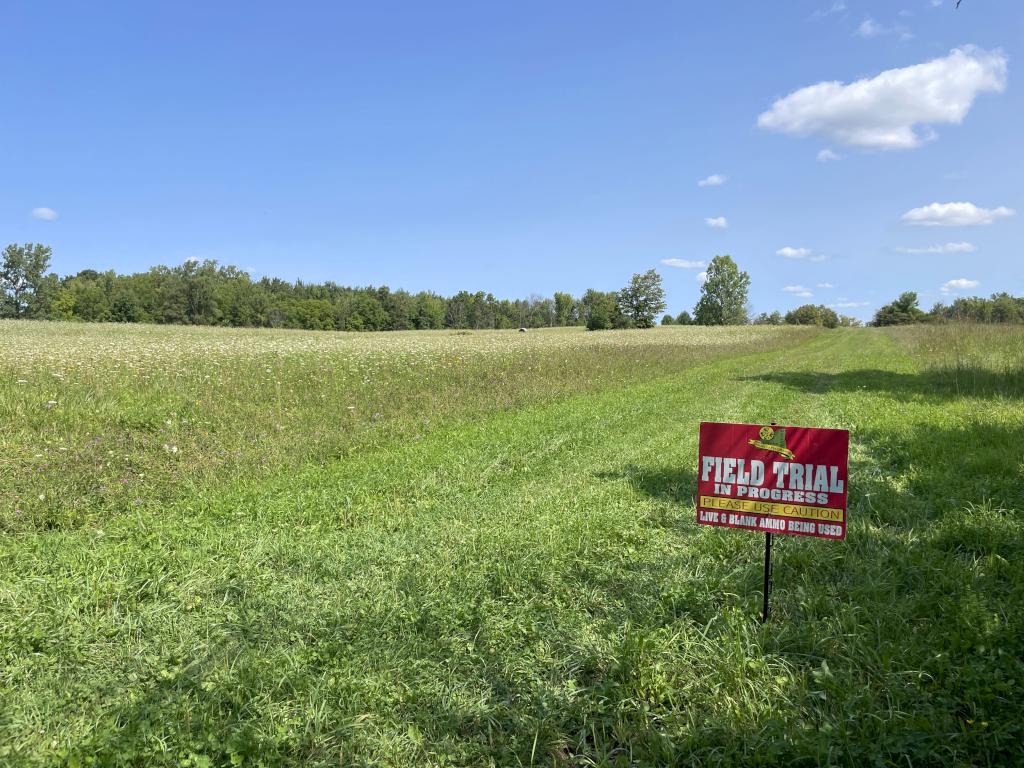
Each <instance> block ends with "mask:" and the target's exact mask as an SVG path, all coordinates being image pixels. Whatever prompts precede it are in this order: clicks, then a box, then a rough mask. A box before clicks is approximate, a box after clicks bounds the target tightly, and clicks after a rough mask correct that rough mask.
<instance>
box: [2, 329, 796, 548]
mask: <svg viewBox="0 0 1024 768" xmlns="http://www.w3.org/2000/svg"><path fill="white" fill-rule="evenodd" d="M813 335H814V332H813V331H808V330H803V329H791V328H790V329H785V328H784V329H771V328H756V329H743V328H724V329H715V330H709V329H701V328H655V329H651V330H649V331H621V332H605V333H588V332H587V331H584V330H583V329H578V328H574V329H545V330H539V331H531V332H530V333H526V334H519V333H516V332H514V331H481V332H473V333H469V332H465V331H463V332H410V333H370V334H343V333H333V332H305V331H273V330H245V329H219V328H198V327H197V328H189V327H161V326H139V325H97V324H88V325H86V324H74V323H33V322H24V321H22V322H18V321H0V423H2V424H3V428H2V431H0V475H2V477H3V478H4V482H3V484H0V530H8V531H14V530H23V529H36V528H43V529H45V528H62V527H68V526H71V527H74V526H78V525H81V524H84V523H86V522H87V521H89V520H93V521H96V520H102V519H103V518H105V517H107V516H110V515H118V514H129V513H131V512H132V511H133V510H136V509H137V508H138V507H140V506H142V505H145V504H150V503H167V502H168V501H170V500H172V499H178V498H183V497H187V496H188V495H190V494H195V493H198V492H200V491H201V490H202V489H203V488H206V487H211V486H213V485H216V484H217V483H223V482H228V481H230V480H231V479H232V478H233V477H235V476H237V475H239V474H256V475H260V474H266V473H271V472H273V471H276V470H279V469H281V468H284V467H297V466H301V465H304V464H307V463H311V462H312V463H322V462H326V461H331V460H333V459H336V458H339V457H343V456H347V455H350V454H351V453H352V452H353V451H359V450H363V449H366V448H368V447H369V446H372V445H382V444H388V443H392V442H408V441H416V440H419V439H421V438H422V437H423V435H424V434H427V433H428V432H430V431H432V430H434V429H436V428H438V427H439V426H441V425H443V424H447V423H451V422H453V421H458V420H465V419H472V418H478V417H480V416H482V415H485V414H488V413H493V412H496V411H501V410H505V409H511V408H518V407H522V406H524V405H527V404H530V403H537V402H542V401H550V400H552V399H557V398H561V397H566V396H569V395H573V394H580V393H585V392H596V391H599V390H601V389H604V388H607V387H613V386H619V385H622V384H626V383H629V382H637V381H642V380H644V379H647V378H650V377H654V376H658V375H662V374H666V373H671V372H674V371H679V370H683V369H685V368H687V367H689V366H693V365H696V364H698V363H700V362H704V361H707V360H711V359H715V358H720V357H723V356H727V355H731V354H737V353H743V352H750V351H755V350H758V349H782V348H784V347H786V346H789V345H792V344H797V343H800V342H802V341H804V340H806V339H808V338H810V337H811V336H813Z"/></svg>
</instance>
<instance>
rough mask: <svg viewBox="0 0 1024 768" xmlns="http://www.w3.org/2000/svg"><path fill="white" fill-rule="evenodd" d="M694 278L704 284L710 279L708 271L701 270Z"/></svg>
mask: <svg viewBox="0 0 1024 768" xmlns="http://www.w3.org/2000/svg"><path fill="white" fill-rule="evenodd" d="M694 280H696V281H697V282H698V283H700V284H701V285H703V284H704V283H706V282H707V281H708V273H707V272H700V273H698V274H697V275H696V276H695V277H694Z"/></svg>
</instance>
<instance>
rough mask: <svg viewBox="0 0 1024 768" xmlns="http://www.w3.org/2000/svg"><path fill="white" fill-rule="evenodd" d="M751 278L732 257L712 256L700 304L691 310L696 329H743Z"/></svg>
mask: <svg viewBox="0 0 1024 768" xmlns="http://www.w3.org/2000/svg"><path fill="white" fill-rule="evenodd" d="M749 288H750V275H748V274H747V273H746V272H743V271H742V270H740V268H739V267H738V266H736V262H735V261H733V260H732V256H728V255H726V256H715V258H713V259H712V260H711V263H710V264H709V265H708V271H707V274H706V277H705V280H704V285H702V286H701V289H700V300H699V301H698V302H697V306H696V308H695V309H694V316H695V319H696V322H697V324H698V325H742V324H744V323H746V322H747V291H748V290H749Z"/></svg>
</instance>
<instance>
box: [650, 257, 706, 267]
mask: <svg viewBox="0 0 1024 768" xmlns="http://www.w3.org/2000/svg"><path fill="white" fill-rule="evenodd" d="M661 263H662V264H664V265H665V266H666V267H676V268H677V269H703V268H704V267H706V266H707V262H706V261H691V260H690V259H662V260H661Z"/></svg>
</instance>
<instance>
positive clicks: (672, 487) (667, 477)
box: [594, 464, 697, 503]
mask: <svg viewBox="0 0 1024 768" xmlns="http://www.w3.org/2000/svg"><path fill="white" fill-rule="evenodd" d="M594 477H596V478H598V479H599V480H626V481H627V482H629V484H630V485H631V486H633V488H635V489H636V490H638V491H640V492H641V493H644V494H646V495H648V496H651V497H652V498H655V499H659V500H661V501H679V502H683V503H689V502H692V501H693V500H694V498H695V496H696V493H697V474H696V472H694V471H691V470H688V469H683V468H680V467H678V466H671V465H663V466H658V467H641V466H639V465H637V464H627V465H626V466H624V467H623V468H622V469H620V470H612V471H604V472H595V473H594Z"/></svg>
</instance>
